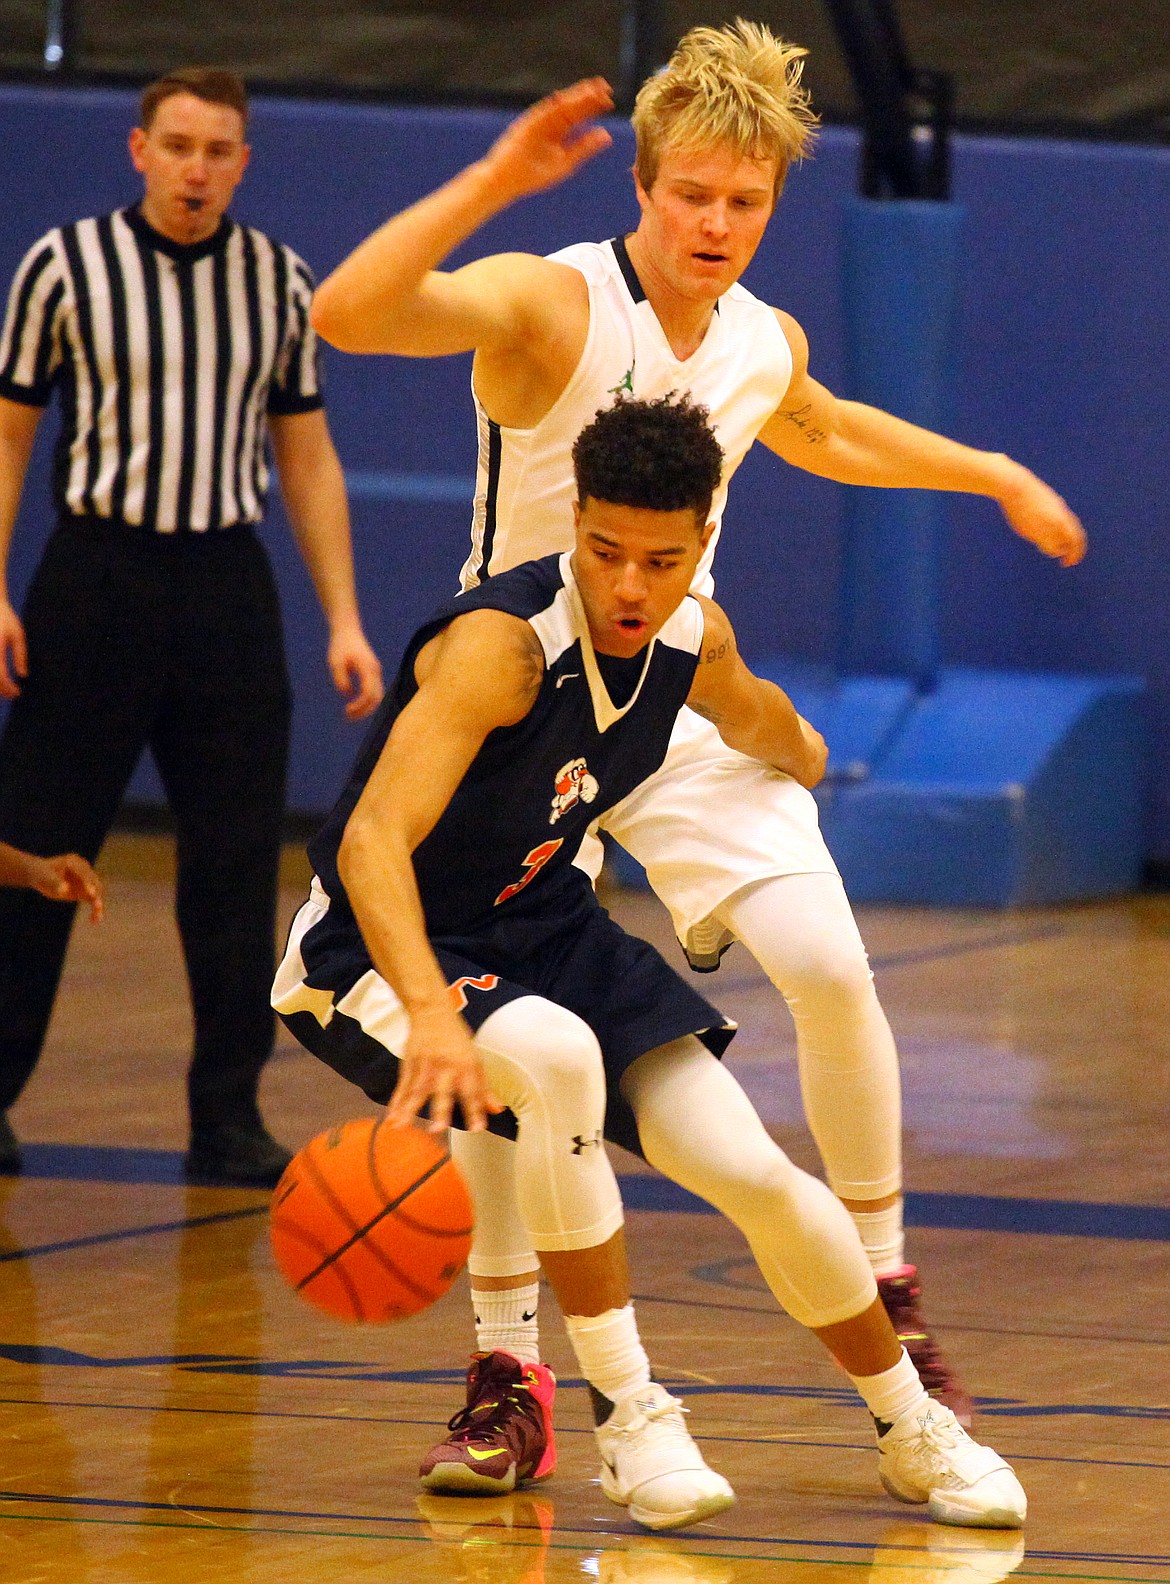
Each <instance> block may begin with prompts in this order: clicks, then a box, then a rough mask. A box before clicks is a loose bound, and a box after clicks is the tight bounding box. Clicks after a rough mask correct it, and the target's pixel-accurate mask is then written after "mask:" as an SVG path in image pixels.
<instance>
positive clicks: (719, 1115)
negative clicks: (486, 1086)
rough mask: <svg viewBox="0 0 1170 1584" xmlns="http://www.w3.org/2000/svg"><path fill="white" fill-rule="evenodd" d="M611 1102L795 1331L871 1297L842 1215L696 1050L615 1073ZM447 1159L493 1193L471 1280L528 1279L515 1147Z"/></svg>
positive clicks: (471, 1138) (468, 1138)
mask: <svg viewBox="0 0 1170 1584" xmlns="http://www.w3.org/2000/svg"><path fill="white" fill-rule="evenodd" d="M622 1092H623V1093H624V1095H625V1097H626V1099H627V1100H628V1101H629V1102H630V1105H631V1106H632V1107H633V1110H634V1114H635V1115H636V1117H637V1119H638V1131H639V1133H640V1135H641V1138H642V1147H643V1149H644V1150H645V1152H646V1158H647V1160H648V1161H649V1162H650V1163H651V1165H653V1166H656V1167H657V1168H658V1170H659V1171H661V1172H662V1173H663V1174H664V1175H665V1176H667V1177H670V1178H671V1179H672V1180H673V1181H674V1182H677V1183H680V1184H681V1185H682V1186H683V1187H684V1188H688V1189H690V1191H691V1192H692V1193H696V1194H698V1195H700V1197H701V1198H704V1199H706V1200H707V1201H708V1202H709V1203H711V1204H713V1205H714V1206H715V1207H716V1209H718V1210H721V1211H722V1212H723V1214H724V1215H726V1216H727V1217H728V1219H729V1220H731V1221H733V1222H734V1223H735V1225H736V1226H737V1227H739V1229H740V1230H741V1231H742V1232H743V1234H744V1236H745V1237H746V1238H747V1240H748V1243H749V1244H750V1245H751V1250H752V1253H753V1254H754V1255H755V1257H756V1261H757V1263H758V1264H759V1267H760V1270H761V1272H762V1273H763V1276H764V1279H765V1280H766V1281H767V1283H768V1286H769V1287H770V1288H771V1289H772V1291H773V1293H774V1294H775V1295H776V1298H777V1300H778V1301H779V1302H780V1303H781V1304H782V1305H783V1306H784V1308H785V1309H787V1310H788V1312H789V1314H790V1315H792V1317H793V1318H794V1319H795V1320H798V1321H800V1323H801V1324H802V1325H806V1326H811V1327H818V1326H826V1325H835V1324H836V1323H837V1322H838V1321H840V1320H848V1319H851V1318H852V1317H853V1316H854V1315H857V1314H860V1313H861V1311H862V1310H863V1309H866V1308H867V1307H868V1306H869V1305H870V1304H871V1303H872V1302H873V1300H874V1298H875V1297H876V1295H877V1287H876V1285H875V1283H874V1279H873V1273H872V1271H871V1270H870V1267H869V1261H868V1260H867V1259H866V1257H865V1253H864V1251H863V1250H862V1247H861V1244H860V1243H859V1242H858V1239H857V1232H856V1230H855V1228H854V1226H853V1222H852V1221H851V1220H850V1218H849V1214H848V1212H847V1211H846V1210H845V1208H844V1207H843V1206H842V1204H841V1203H840V1201H839V1200H838V1199H836V1198H835V1197H834V1195H833V1194H832V1193H831V1192H830V1191H829V1189H828V1188H826V1187H825V1185H824V1184H823V1183H821V1182H818V1181H817V1179H816V1178H815V1177H810V1176H809V1175H808V1173H807V1172H803V1171H801V1170H799V1168H798V1167H796V1166H794V1165H793V1164H792V1162H791V1161H790V1160H789V1159H788V1157H787V1156H786V1155H785V1154H784V1152H783V1151H782V1150H781V1149H780V1148H779V1146H778V1145H776V1144H774V1143H773V1142H772V1140H771V1139H770V1138H769V1137H768V1134H767V1133H766V1132H765V1130H764V1126H763V1123H762V1122H761V1121H760V1119H759V1117H758V1116H757V1115H756V1112H755V1109H754V1108H753V1106H752V1103H751V1101H750V1100H749V1099H748V1097H747V1096H746V1095H745V1094H744V1092H743V1090H742V1089H741V1088H740V1086H739V1084H738V1083H737V1082H736V1080H735V1079H734V1078H733V1077H732V1075H731V1074H730V1073H729V1072H728V1071H727V1069H726V1068H725V1067H724V1066H723V1064H722V1062H720V1061H717V1060H716V1058H715V1057H714V1056H712V1055H711V1053H710V1051H708V1050H707V1049H706V1048H705V1046H703V1045H701V1044H700V1042H699V1041H698V1040H697V1039H695V1038H693V1037H688V1038H687V1039H682V1040H676V1041H675V1042H674V1043H673V1044H671V1045H664V1046H662V1047H661V1049H659V1050H656V1051H651V1052H650V1053H649V1054H648V1055H646V1056H643V1057H641V1058H640V1059H639V1060H638V1061H636V1062H635V1063H634V1065H633V1066H632V1067H631V1068H630V1069H629V1071H628V1072H627V1073H626V1075H625V1078H624V1079H623V1082H622ZM452 1150H453V1153H454V1154H455V1158H456V1159H457V1160H458V1162H459V1164H460V1166H461V1167H463V1168H464V1170H465V1171H466V1170H467V1169H468V1166H469V1163H470V1166H471V1172H470V1173H469V1175H471V1174H474V1175H475V1176H476V1177H478V1178H479V1179H480V1180H481V1181H482V1182H483V1192H484V1198H485V1201H486V1196H487V1190H488V1187H489V1182H490V1183H494V1195H493V1197H492V1200H491V1203H492V1215H491V1217H490V1218H489V1219H488V1222H487V1223H486V1225H485V1224H484V1223H483V1222H477V1240H476V1249H475V1258H474V1263H473V1264H472V1266H471V1271H472V1275H473V1276H509V1275H519V1274H521V1273H522V1272H524V1271H527V1270H531V1269H532V1267H533V1265H534V1263H535V1262H534V1260H533V1258H532V1255H531V1254H530V1253H526V1252H525V1251H524V1243H523V1239H524V1229H523V1224H522V1222H521V1220H520V1219H519V1217H518V1216H517V1215H516V1213H515V1211H514V1210H511V1211H509V1210H508V1208H507V1207H508V1206H510V1205H512V1204H513V1203H514V1198H515V1196H514V1194H513V1191H512V1181H513V1171H514V1170H516V1171H517V1172H518V1167H519V1162H518V1159H517V1151H516V1150H515V1148H514V1146H513V1145H512V1144H510V1143H509V1142H508V1140H506V1139H500V1138H494V1137H492V1136H490V1135H487V1134H483V1133H476V1134H466V1133H456V1134H454V1135H453V1142H452ZM514 1162H515V1166H514ZM517 1190H519V1182H518V1179H517ZM478 1208H479V1205H478V1202H477V1210H478Z"/></svg>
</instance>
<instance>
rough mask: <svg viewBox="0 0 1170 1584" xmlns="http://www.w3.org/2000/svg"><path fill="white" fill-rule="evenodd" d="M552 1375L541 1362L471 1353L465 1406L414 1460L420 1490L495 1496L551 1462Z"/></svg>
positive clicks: (546, 1470)
mask: <svg viewBox="0 0 1170 1584" xmlns="http://www.w3.org/2000/svg"><path fill="white" fill-rule="evenodd" d="M556 1389H557V1382H556V1376H555V1375H554V1374H553V1372H552V1370H550V1369H549V1368H548V1367H547V1366H546V1365H544V1364H521V1362H520V1360H519V1359H517V1358H513V1356H512V1355H511V1353H473V1354H472V1355H471V1363H470V1365H469V1366H468V1370H467V1405H466V1407H464V1408H461V1409H460V1410H459V1412H458V1413H457V1414H456V1415H455V1417H454V1418H453V1419H452V1420H451V1422H450V1424H449V1425H448V1426H447V1428H448V1429H449V1430H450V1432H451V1434H450V1435H449V1436H448V1437H447V1439H446V1440H445V1441H440V1442H439V1444H438V1446H436V1447H432V1448H431V1450H430V1451H429V1452H428V1453H427V1455H426V1457H425V1458H424V1459H423V1461H422V1466H421V1467H420V1469H419V1471H418V1472H419V1479H420V1481H421V1482H422V1486H423V1489H424V1490H428V1491H445V1492H447V1493H449V1494H450V1493H452V1492H453V1493H454V1494H456V1495H459V1494H460V1493H462V1492H467V1493H470V1494H472V1495H476V1496H484V1495H488V1494H492V1495H500V1494H501V1493H506V1492H508V1491H511V1490H515V1489H516V1487H517V1485H520V1484H522V1483H524V1482H525V1481H529V1480H543V1479H547V1478H548V1477H549V1475H550V1474H551V1473H552V1471H553V1470H554V1469H555V1468H556V1466H557V1449H556V1443H555V1441H554V1440H553V1423H552V1405H553V1398H554V1397H555V1395H556Z"/></svg>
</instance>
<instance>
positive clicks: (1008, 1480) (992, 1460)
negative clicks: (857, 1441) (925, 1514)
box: [878, 1402, 1028, 1529]
mask: <svg viewBox="0 0 1170 1584" xmlns="http://www.w3.org/2000/svg"><path fill="white" fill-rule="evenodd" d="M878 1458H879V1462H878V1473H879V1474H880V1476H881V1481H882V1484H883V1485H884V1486H885V1488H886V1490H887V1491H889V1493H890V1495H891V1496H895V1497H897V1499H898V1500H899V1501H904V1502H925V1503H926V1504H927V1510H928V1511H929V1513H930V1516H931V1517H932V1518H933V1519H934V1521H935V1523H943V1524H959V1525H965V1526H966V1527H968V1528H972V1529H1019V1528H1020V1527H1021V1526H1022V1524H1023V1522H1024V1519H1025V1517H1026V1516H1027V1512H1028V1498H1027V1497H1026V1496H1025V1495H1024V1489H1023V1486H1022V1485H1021V1484H1020V1482H1019V1480H1018V1479H1017V1478H1016V1476H1015V1475H1014V1474H1013V1473H1012V1471H1011V1469H1010V1468H1009V1467H1008V1465H1007V1464H1006V1463H1005V1462H1004V1460H1003V1459H1002V1458H1001V1457H1000V1455H999V1454H998V1452H993V1451H992V1450H991V1448H990V1447H985V1446H980V1445H979V1443H978V1441H974V1440H972V1438H971V1437H970V1436H969V1435H968V1434H967V1432H966V1431H965V1430H964V1429H963V1427H962V1425H961V1424H960V1423H959V1421H958V1420H957V1419H956V1418H955V1416H954V1414H953V1413H952V1412H951V1410H950V1409H949V1408H947V1407H945V1406H944V1405H943V1404H942V1403H938V1402H931V1403H930V1404H929V1405H928V1406H926V1407H921V1406H920V1407H918V1408H912V1409H910V1411H909V1412H908V1413H904V1414H903V1415H902V1416H901V1418H900V1419H897V1420H895V1422H894V1423H893V1424H892V1425H890V1426H889V1428H888V1429H886V1430H885V1432H884V1433H881V1434H879V1435H878Z"/></svg>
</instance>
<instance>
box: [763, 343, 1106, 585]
mask: <svg viewBox="0 0 1170 1584" xmlns="http://www.w3.org/2000/svg"><path fill="white" fill-rule="evenodd" d="M777 317H778V318H779V320H780V323H781V326H782V327H783V330H784V333H785V336H786V337H787V339H788V344H789V346H790V347H791V348H792V361H793V373H792V381H791V383H790V385H789V387H788V391H787V393H786V394H785V397H784V400H783V402H782V403H781V405H780V406H779V407H778V408H777V410H776V412H775V413H773V415H772V417H771V418H770V419H769V420H768V422H767V423H766V424H765V425H764V427H763V429H761V431H760V439H761V440H762V441H763V443H764V444H765V445H766V446H767V447H768V448H769V449H770V450H772V451H775V452H776V454H777V456H781V457H783V458H784V460H785V461H786V462H791V463H793V464H794V465H795V466H796V467H802V468H804V469H805V470H806V471H807V472H809V473H816V474H819V475H820V476H821V477H822V478H829V479H835V480H836V481H837V483H839V484H869V485H877V486H879V487H885V488H893V489H937V490H956V491H960V492H963V493H965V494H970V495H988V496H990V497H991V499H992V500H994V501H997V502H998V504H999V507H1000V509H1001V511H1002V512H1003V514H1004V516H1005V517H1006V518H1007V520H1008V523H1009V525H1010V527H1011V528H1012V529H1013V530H1014V532H1016V533H1018V534H1019V535H1020V537H1021V538H1022V539H1027V540H1028V541H1029V543H1031V544H1034V545H1035V546H1036V548H1037V549H1038V550H1041V551H1043V553H1044V554H1045V555H1048V556H1052V557H1053V558H1054V559H1055V560H1058V561H1060V562H1061V564H1062V565H1063V566H1075V565H1076V564H1077V562H1078V561H1080V560H1081V559H1082V558H1083V556H1084V554H1085V548H1086V539H1085V530H1084V528H1083V527H1082V526H1081V523H1080V521H1079V520H1078V518H1077V517H1076V516H1075V514H1074V513H1073V512H1072V511H1071V510H1070V509H1069V507H1068V505H1067V504H1066V502H1065V501H1063V500H1062V499H1061V497H1060V496H1059V495H1058V494H1057V493H1056V491H1055V490H1054V489H1052V488H1050V487H1049V485H1047V484H1045V483H1044V481H1043V479H1039V478H1037V477H1036V475H1035V474H1034V473H1031V472H1029V470H1028V469H1027V468H1026V467H1024V466H1023V464H1022V463H1019V462H1015V461H1013V460H1012V458H1011V457H1008V456H1004V455H1002V454H1001V453H998V452H992V451H977V450H975V449H974V448H973V447H971V446H965V445H960V444H959V442H958V441H956V440H948V439H947V438H946V437H945V436H944V435H939V434H935V433H934V432H933V431H932V430H930V429H922V428H919V427H918V425H917V424H911V423H906V422H905V421H904V420H903V419H901V418H895V417H893V415H892V414H890V413H887V412H882V411H881V409H880V408H877V407H868V406H866V405H865V404H864V403H863V402H851V401H842V400H841V399H839V398H838V397H836V396H834V395H833V393H832V392H831V391H829V390H826V388H825V387H824V386H823V385H821V384H819V383H818V382H817V381H816V380H814V379H813V378H812V377H811V376H810V375H809V372H808V342H807V340H806V339H805V335H804V332H803V330H801V328H800V326H799V325H798V324H797V323H796V321H795V319H793V318H792V317H791V316H790V315H789V314H783V313H781V314H778V315H777Z"/></svg>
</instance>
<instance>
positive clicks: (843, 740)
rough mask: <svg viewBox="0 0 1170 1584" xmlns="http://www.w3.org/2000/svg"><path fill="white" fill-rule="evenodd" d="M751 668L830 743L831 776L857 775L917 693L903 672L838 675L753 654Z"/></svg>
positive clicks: (866, 770)
mask: <svg viewBox="0 0 1170 1584" xmlns="http://www.w3.org/2000/svg"><path fill="white" fill-rule="evenodd" d="M751 667H752V670H753V671H754V672H755V673H756V675H757V676H762V677H766V678H767V680H768V681H769V682H775V683H776V684H777V685H778V686H779V687H782V688H783V689H784V691H785V692H786V693H787V694H788V696H789V698H790V699H791V700H792V702H793V704H794V705H795V706H796V708H797V710H799V712H800V713H801V714H802V715H803V716H804V717H805V719H806V720H810V721H813V722H814V723H815V725H816V727H817V730H818V731H819V732H820V733H821V734H822V736H823V737H824V739H825V741H826V742H827V743H828V745H829V765H828V770H827V771H826V774H827V776H828V778H829V779H830V780H831V781H838V780H846V781H859V780H862V779H864V778H865V777H866V776H868V775H870V774H872V772H873V766H874V763H875V761H876V760H877V759H878V758H879V756H880V755H881V753H882V751H883V750H884V749H885V747H886V746H887V744H888V743H889V742H890V741H891V739H892V738H893V737H894V735H895V734H896V733H897V731H898V730H899V728H900V727H901V725H902V723H903V721H904V720H905V718H906V715H907V714H908V713H909V711H910V710H911V709H912V708H913V706H914V702H915V699H916V697H917V694H916V690H915V687H914V684H913V683H912V682H911V681H909V680H908V679H907V678H906V677H896V676H893V677H891V676H845V677H838V676H835V675H834V674H833V672H831V671H830V670H829V668H828V667H827V666H810V665H808V664H807V663H804V664H802V663H801V662H800V661H799V660H794V659H793V658H792V657H791V656H790V655H765V656H764V657H763V658H756V657H753V658H752V660H751Z"/></svg>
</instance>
